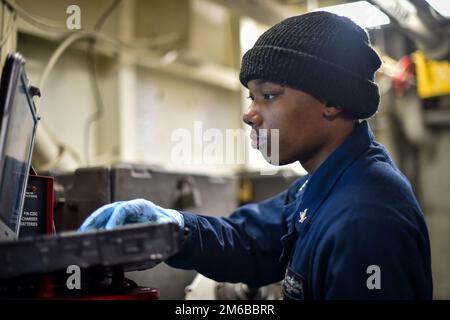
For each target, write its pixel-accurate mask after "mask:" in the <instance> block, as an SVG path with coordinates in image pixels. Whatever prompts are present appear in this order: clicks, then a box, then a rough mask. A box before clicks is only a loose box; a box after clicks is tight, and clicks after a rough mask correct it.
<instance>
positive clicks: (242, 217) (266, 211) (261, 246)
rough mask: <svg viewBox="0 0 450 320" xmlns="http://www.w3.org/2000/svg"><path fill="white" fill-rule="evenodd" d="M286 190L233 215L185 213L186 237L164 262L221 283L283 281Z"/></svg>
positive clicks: (247, 206) (251, 284) (256, 285)
mask: <svg viewBox="0 0 450 320" xmlns="http://www.w3.org/2000/svg"><path fill="white" fill-rule="evenodd" d="M286 194H287V191H285V192H283V193H281V194H279V195H277V196H275V197H273V198H270V199H268V200H265V201H262V202H259V203H254V204H248V205H245V206H243V207H240V208H238V209H237V210H236V211H234V212H233V213H232V214H231V215H230V217H229V218H217V217H208V216H202V215H195V214H192V213H188V212H181V213H182V215H183V217H184V223H185V227H187V228H189V235H188V239H187V240H186V242H185V243H184V246H183V248H182V250H181V251H180V252H179V253H178V254H177V255H175V256H174V257H172V258H170V259H169V260H167V261H166V263H167V264H168V265H170V266H172V267H175V268H182V269H195V270H197V271H198V272H199V273H201V274H203V275H205V276H206V277H208V278H211V279H213V280H216V281H220V282H243V283H246V284H248V285H250V286H253V287H259V286H263V285H266V284H269V283H273V282H276V281H280V280H281V279H283V277H284V272H285V266H284V265H282V264H281V263H280V261H279V258H280V255H281V251H282V245H281V241H280V239H281V237H282V236H283V235H285V234H286V232H287V227H286V223H285V218H284V215H283V207H284V203H285V198H286Z"/></svg>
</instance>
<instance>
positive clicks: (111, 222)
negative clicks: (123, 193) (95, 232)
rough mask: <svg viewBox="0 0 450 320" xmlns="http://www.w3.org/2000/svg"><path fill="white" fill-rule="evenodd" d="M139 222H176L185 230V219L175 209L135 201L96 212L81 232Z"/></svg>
mask: <svg viewBox="0 0 450 320" xmlns="http://www.w3.org/2000/svg"><path fill="white" fill-rule="evenodd" d="M138 222H156V223H165V222H174V223H176V224H178V225H179V226H180V228H184V218H183V215H182V214H181V213H179V212H178V211H176V210H173V209H164V208H161V207H159V206H157V205H156V204H154V203H153V202H151V201H148V200H144V199H135V200H130V201H118V202H114V203H110V204H107V205H104V206H103V207H100V208H99V209H97V210H95V211H94V212H93V213H92V214H91V215H90V216H89V217H88V218H87V219H86V220H85V221H84V222H83V224H82V225H81V227H80V229H79V230H80V231H87V230H92V229H113V228H115V227H117V226H120V225H124V224H128V223H138Z"/></svg>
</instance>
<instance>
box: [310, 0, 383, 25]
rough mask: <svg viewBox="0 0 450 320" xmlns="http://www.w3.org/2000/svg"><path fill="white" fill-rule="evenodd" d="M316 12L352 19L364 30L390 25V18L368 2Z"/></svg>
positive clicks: (357, 2) (345, 4)
mask: <svg viewBox="0 0 450 320" xmlns="http://www.w3.org/2000/svg"><path fill="white" fill-rule="evenodd" d="M314 11H327V12H331V13H334V14H337V15H340V16H345V17H347V18H350V19H352V20H353V21H354V22H355V23H357V24H359V25H360V26H361V27H362V28H375V27H379V26H382V25H385V24H389V23H390V19H389V17H388V16H387V15H386V14H384V13H383V12H382V11H381V10H379V9H378V8H377V7H375V6H373V5H371V4H370V3H368V2H367V1H356V2H351V3H344V4H339V5H336V6H330V7H323V8H318V9H316V10H314Z"/></svg>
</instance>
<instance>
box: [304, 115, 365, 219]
mask: <svg viewBox="0 0 450 320" xmlns="http://www.w3.org/2000/svg"><path fill="white" fill-rule="evenodd" d="M373 140H374V136H373V133H372V130H371V129H370V127H369V124H368V123H367V121H365V120H364V121H362V122H361V123H359V124H358V125H357V126H356V128H355V129H354V130H353V132H352V133H351V134H350V135H349V136H348V137H347V139H345V141H344V142H343V143H342V144H341V145H340V146H339V147H338V148H337V149H336V150H335V151H333V153H331V155H330V156H329V157H328V158H327V159H326V160H325V161H324V162H323V163H322V164H321V165H320V167H319V168H318V169H317V170H316V171H315V172H314V174H313V175H312V176H311V177H309V179H308V184H307V186H306V190H305V193H304V195H303V199H302V203H301V205H300V210H302V211H304V210H305V209H306V210H307V213H308V215H309V217H310V219H307V220H305V222H306V223H305V224H304V225H305V226H306V225H307V224H308V223H309V221H310V220H311V216H312V215H313V214H314V212H315V211H316V210H317V209H318V208H319V206H320V205H321V204H322V202H323V201H324V200H325V199H326V197H327V195H328V193H329V192H330V191H331V189H332V188H333V186H334V184H335V183H336V181H337V180H338V179H339V178H340V177H341V175H342V174H343V172H344V171H345V170H346V169H347V168H348V167H349V166H350V165H351V164H352V163H353V162H354V161H355V160H356V159H357V158H358V157H359V155H360V154H361V153H363V152H364V151H365V150H367V148H368V147H369V145H370V144H371V143H372V141H373Z"/></svg>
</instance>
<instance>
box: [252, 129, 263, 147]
mask: <svg viewBox="0 0 450 320" xmlns="http://www.w3.org/2000/svg"><path fill="white" fill-rule="evenodd" d="M257 132H258V131H257V130H255V129H252V131H251V132H250V139H251V143H252V148H254V149H259V148H261V146H262V145H264V144H266V142H267V138H263V137H261V136H260V135H259V134H258V133H257Z"/></svg>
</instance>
